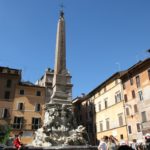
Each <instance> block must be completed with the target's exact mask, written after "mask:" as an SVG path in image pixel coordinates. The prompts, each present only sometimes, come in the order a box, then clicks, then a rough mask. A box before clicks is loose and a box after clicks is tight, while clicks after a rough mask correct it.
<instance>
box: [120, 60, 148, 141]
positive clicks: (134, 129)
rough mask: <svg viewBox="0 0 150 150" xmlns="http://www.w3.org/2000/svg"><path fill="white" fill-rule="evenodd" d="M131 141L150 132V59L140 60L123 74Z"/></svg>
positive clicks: (141, 138)
mask: <svg viewBox="0 0 150 150" xmlns="http://www.w3.org/2000/svg"><path fill="white" fill-rule="evenodd" d="M122 83H123V92H124V99H125V110H126V120H127V125H128V127H127V128H128V137H129V141H132V140H133V139H137V140H138V141H143V140H144V137H143V136H144V135H145V134H146V133H150V59H146V60H144V61H140V62H138V63H137V64H135V65H134V66H132V67H131V68H129V69H128V70H127V72H126V74H125V75H124V76H122Z"/></svg>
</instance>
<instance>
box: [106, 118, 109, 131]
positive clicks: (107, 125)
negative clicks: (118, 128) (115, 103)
mask: <svg viewBox="0 0 150 150" xmlns="http://www.w3.org/2000/svg"><path fill="white" fill-rule="evenodd" d="M109 128H110V124H109V118H107V119H106V129H107V130H109Z"/></svg>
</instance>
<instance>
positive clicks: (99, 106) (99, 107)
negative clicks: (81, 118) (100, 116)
mask: <svg viewBox="0 0 150 150" xmlns="http://www.w3.org/2000/svg"><path fill="white" fill-rule="evenodd" d="M101 109H102V108H101V102H99V103H98V110H99V111H101Z"/></svg>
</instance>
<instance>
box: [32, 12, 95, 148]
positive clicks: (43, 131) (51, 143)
mask: <svg viewBox="0 0 150 150" xmlns="http://www.w3.org/2000/svg"><path fill="white" fill-rule="evenodd" d="M65 44H66V39H65V19H64V13H63V11H61V12H60V18H59V21H58V27H57V37H56V53H55V55H56V56H55V68H54V76H53V82H52V94H51V97H50V99H49V103H47V104H46V105H45V118H44V123H43V126H42V127H41V128H39V129H38V130H37V131H36V132H35V139H34V141H33V143H32V145H33V146H32V147H29V149H63V150H66V149H70V150H75V149H79V150H80V149H82V150H83V149H85V150H91V149H96V148H95V147H92V146H89V145H88V142H87V141H86V140H85V138H84V135H87V134H86V130H85V127H83V126H82V125H79V126H77V123H76V120H75V117H74V114H73V107H72V84H71V76H70V73H69V72H68V71H67V69H66V45H65Z"/></svg>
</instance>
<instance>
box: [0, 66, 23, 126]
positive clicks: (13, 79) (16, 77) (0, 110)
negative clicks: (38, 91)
mask: <svg viewBox="0 0 150 150" xmlns="http://www.w3.org/2000/svg"><path fill="white" fill-rule="evenodd" d="M20 80H21V70H17V69H12V68H8V67H0V123H1V124H5V123H6V124H10V121H11V118H10V117H11V114H12V109H13V107H12V106H13V101H14V98H15V92H16V85H17V84H18V83H19V82H20Z"/></svg>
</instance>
